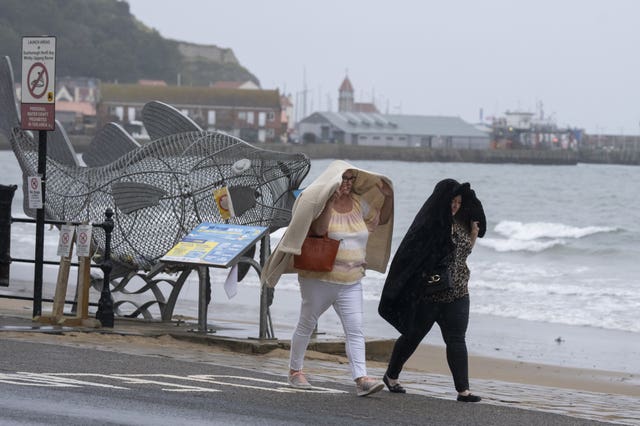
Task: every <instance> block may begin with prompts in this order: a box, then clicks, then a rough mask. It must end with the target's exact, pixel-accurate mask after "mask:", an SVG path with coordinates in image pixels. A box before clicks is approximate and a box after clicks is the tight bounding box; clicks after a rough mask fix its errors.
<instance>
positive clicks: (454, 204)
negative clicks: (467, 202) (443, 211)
mask: <svg viewBox="0 0 640 426" xmlns="http://www.w3.org/2000/svg"><path fill="white" fill-rule="evenodd" d="M461 205H462V195H456V196H455V197H453V198H452V199H451V216H455V215H456V213H458V210H460V206H461Z"/></svg>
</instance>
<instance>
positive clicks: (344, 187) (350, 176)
mask: <svg viewBox="0 0 640 426" xmlns="http://www.w3.org/2000/svg"><path fill="white" fill-rule="evenodd" d="M355 180H356V174H355V173H354V172H353V170H347V171H346V172H344V173H343V174H342V183H341V184H340V192H341V193H343V194H348V193H350V192H351V189H352V188H353V182H355Z"/></svg>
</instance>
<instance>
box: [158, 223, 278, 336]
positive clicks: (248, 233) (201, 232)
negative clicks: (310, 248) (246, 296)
mask: <svg viewBox="0 0 640 426" xmlns="http://www.w3.org/2000/svg"><path fill="white" fill-rule="evenodd" d="M268 229H269V228H266V227H264V226H246V225H235V224H223V223H209V222H203V223H201V224H200V225H198V226H197V227H196V228H194V229H193V230H191V232H189V234H187V235H186V236H185V237H184V238H182V240H181V241H180V242H178V244H176V245H175V246H174V247H173V248H172V249H171V250H169V252H168V253H167V254H165V255H164V256H163V257H162V258H160V260H161V261H163V262H167V263H186V264H193V265H194V268H197V269H198V280H199V283H200V284H199V292H198V329H199V331H201V332H205V333H206V332H207V311H208V305H209V301H210V297H209V294H210V292H211V288H210V281H209V272H208V268H209V267H214V268H230V267H235V265H237V263H238V262H239V261H240V258H241V257H242V256H243V255H244V254H245V253H246V252H247V250H249V249H250V248H251V247H252V246H254V245H255V244H256V243H257V242H258V240H260V239H261V238H265V236H266V238H268V237H269V234H268V232H267V231H268ZM263 244H264V242H263ZM256 266H257V267H258V268H260V265H256ZM232 273H235V271H232ZM234 277H235V275H234ZM228 279H229V278H228ZM231 280H232V281H235V278H233V277H232V278H231ZM235 284H236V283H233V284H231V285H230V287H233V286H234V285H235ZM227 286H228V284H227V283H225V287H227ZM225 290H227V288H225ZM231 293H232V292H231ZM227 294H229V292H228V293H227ZM267 316H268V306H267V305H266V301H265V300H263V298H261V300H260V325H261V327H260V336H259V337H260V339H264V338H265V337H266V334H267V330H266V327H264V328H263V327H262V326H263V323H264V324H266V317H267ZM263 317H264V318H265V319H264V320H263Z"/></svg>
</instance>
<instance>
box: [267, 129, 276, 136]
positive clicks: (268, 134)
mask: <svg viewBox="0 0 640 426" xmlns="http://www.w3.org/2000/svg"><path fill="white" fill-rule="evenodd" d="M275 135H276V131H275V130H274V129H267V137H268V138H272V137H274V136H275Z"/></svg>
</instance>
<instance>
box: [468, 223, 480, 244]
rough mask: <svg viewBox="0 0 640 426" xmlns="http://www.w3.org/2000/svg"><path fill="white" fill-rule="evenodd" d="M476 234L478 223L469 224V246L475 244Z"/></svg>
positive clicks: (478, 229) (478, 227)
mask: <svg viewBox="0 0 640 426" xmlns="http://www.w3.org/2000/svg"><path fill="white" fill-rule="evenodd" d="M478 232H480V226H479V222H471V230H470V232H469V235H470V237H471V246H472V247H473V245H474V244H475V243H476V238H478Z"/></svg>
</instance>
